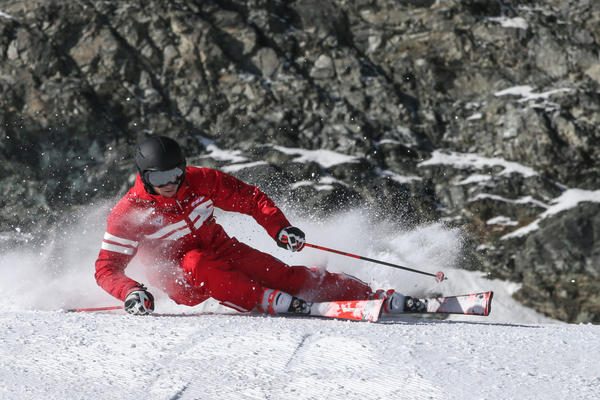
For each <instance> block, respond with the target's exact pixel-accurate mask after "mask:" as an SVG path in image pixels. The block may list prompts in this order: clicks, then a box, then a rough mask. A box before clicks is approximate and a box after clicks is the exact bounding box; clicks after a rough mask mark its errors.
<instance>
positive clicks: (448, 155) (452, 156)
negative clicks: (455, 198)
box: [418, 150, 537, 177]
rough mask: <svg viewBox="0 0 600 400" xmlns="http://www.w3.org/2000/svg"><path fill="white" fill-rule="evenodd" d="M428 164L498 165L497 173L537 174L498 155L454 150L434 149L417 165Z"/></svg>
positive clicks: (482, 166) (469, 167)
mask: <svg viewBox="0 0 600 400" xmlns="http://www.w3.org/2000/svg"><path fill="white" fill-rule="evenodd" d="M430 165H451V166H452V167H454V168H457V169H483V168H490V167H500V168H502V171H501V172H500V174H499V175H510V174H513V173H516V174H521V175H523V176H525V177H530V176H534V175H537V172H535V171H534V170H533V169H532V168H530V167H527V166H525V165H522V164H519V163H516V162H513V161H507V160H505V159H503V158H500V157H492V158H490V157H483V156H480V155H478V154H473V153H458V152H454V151H450V152H449V151H441V150H435V151H434V152H433V153H431V158H430V159H428V160H425V161H423V162H420V163H419V164H418V166H419V167H426V166H430Z"/></svg>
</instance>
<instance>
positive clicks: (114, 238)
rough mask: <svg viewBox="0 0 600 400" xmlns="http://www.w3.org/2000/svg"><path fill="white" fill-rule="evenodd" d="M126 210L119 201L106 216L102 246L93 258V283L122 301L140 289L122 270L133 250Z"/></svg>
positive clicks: (135, 242)
mask: <svg viewBox="0 0 600 400" xmlns="http://www.w3.org/2000/svg"><path fill="white" fill-rule="evenodd" d="M127 211H128V210H127V208H126V207H124V204H123V203H122V202H121V203H119V204H117V206H116V207H115V208H114V209H113V210H112V212H111V214H110V215H109V217H108V223H107V229H106V232H105V233H104V238H103V240H102V247H101V249H100V253H99V254H98V258H97V259H96V274H95V277H96V282H97V283H98V285H99V286H100V287H101V288H103V289H104V290H106V291H107V292H108V293H110V294H111V295H113V296H114V297H116V298H117V299H119V300H121V301H124V300H125V298H126V297H127V295H128V294H129V293H130V292H132V291H133V290H135V289H137V288H140V287H143V286H142V284H140V283H138V282H136V281H134V280H133V279H131V278H129V277H127V276H126V275H125V268H127V265H128V264H129V262H130V261H131V259H132V258H133V256H134V255H135V253H136V251H137V246H138V244H139V243H138V241H137V240H136V236H135V234H134V232H135V230H134V229H133V227H132V226H131V225H130V224H128V223H127V217H128V215H127Z"/></svg>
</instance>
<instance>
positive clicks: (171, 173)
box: [144, 167, 184, 187]
mask: <svg viewBox="0 0 600 400" xmlns="http://www.w3.org/2000/svg"><path fill="white" fill-rule="evenodd" d="M183 173H184V171H183V169H182V168H180V167H175V168H173V169H169V170H166V171H146V172H145V173H144V176H145V177H146V180H147V181H148V182H149V183H150V184H151V185H152V186H156V187H162V186H167V185H169V184H177V183H179V181H180V180H181V178H182V177H183Z"/></svg>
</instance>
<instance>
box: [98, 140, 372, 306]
mask: <svg viewBox="0 0 600 400" xmlns="http://www.w3.org/2000/svg"><path fill="white" fill-rule="evenodd" d="M136 165H137V168H138V172H139V173H138V175H137V177H136V181H135V184H134V186H133V187H132V188H131V189H130V190H129V192H127V194H126V195H125V196H124V197H123V198H122V199H121V200H120V201H119V202H118V203H117V204H116V205H115V206H114V208H113V209H112V210H111V212H110V215H109V217H108V222H107V228H106V233H105V234H104V240H103V241H102V248H101V250H100V254H99V255H98V259H97V261H96V274H95V276H96V281H97V282H98V285H100V286H101V287H102V288H103V289H105V290H106V291H107V292H108V293H110V294H111V295H113V296H114V297H116V298H118V299H120V300H122V301H124V302H125V309H126V310H127V311H128V312H130V313H132V314H148V313H150V312H152V311H153V309H154V300H153V297H152V295H151V294H150V293H149V292H148V291H147V289H146V288H145V287H144V286H143V285H142V284H141V283H140V282H136V281H135V280H133V279H131V278H129V277H127V275H126V274H125V268H126V267H127V265H128V264H129V262H130V261H131V260H132V258H133V257H134V256H136V255H137V256H138V257H140V258H141V260H142V261H143V263H144V264H145V265H146V267H147V268H149V269H150V271H149V273H148V276H149V279H150V283H151V284H152V285H153V286H155V287H157V288H160V289H162V290H163V291H165V292H166V293H167V295H168V296H169V297H170V298H171V299H172V300H173V301H175V302H176V303H178V304H185V305H188V306H194V305H197V304H199V303H201V302H203V301H205V300H206V299H208V298H211V297H212V298H214V299H216V300H218V301H219V302H220V303H221V304H223V305H226V306H228V307H231V308H234V309H236V310H239V311H250V310H259V311H262V312H268V313H288V312H292V313H307V312H309V311H308V309H307V307H310V306H309V305H308V306H307V304H309V303H308V302H313V301H328V300H351V299H367V298H369V297H371V296H372V295H373V293H372V291H371V289H370V288H369V286H368V285H366V284H365V283H363V282H361V281H359V280H358V279H356V278H353V277H350V276H348V275H344V274H334V273H330V272H327V271H320V270H317V269H316V268H315V269H309V268H307V267H304V266H288V265H286V264H284V263H283V262H281V261H280V260H278V259H276V258H275V257H273V256H271V255H269V254H265V253H263V252H260V251H258V250H255V249H253V248H252V247H250V246H248V245H246V244H244V243H241V242H239V241H238V240H236V239H235V238H232V237H230V236H228V235H227V233H226V232H225V230H224V229H223V227H221V225H219V224H218V223H217V222H216V221H215V217H214V215H213V210H214V208H215V207H218V208H220V209H222V210H225V211H234V212H239V213H243V214H247V215H250V216H252V217H253V218H254V219H255V220H256V222H257V223H259V224H260V225H261V226H262V227H263V228H264V229H265V230H266V231H267V233H268V234H269V236H271V237H272V238H273V239H274V240H275V241H276V242H277V244H278V245H279V246H281V247H285V248H288V249H289V250H292V251H299V250H302V247H303V246H304V233H302V231H301V230H299V229H298V228H295V227H292V226H291V224H290V222H289V221H288V220H287V219H286V217H285V216H284V214H283V213H282V212H281V210H280V209H279V208H277V207H276V206H275V204H274V203H273V201H271V199H269V197H267V196H266V195H265V194H264V193H263V192H261V191H260V190H259V189H258V188H257V187H255V186H251V185H248V184H246V183H244V182H242V181H240V180H238V179H236V178H234V177H232V176H230V175H227V174H225V173H223V172H220V171H217V170H214V169H210V168H197V167H189V166H187V167H186V164H185V158H184V157H183V155H182V152H181V149H180V148H179V145H178V144H177V143H176V142H175V141H174V140H172V139H170V138H168V137H161V136H151V137H150V138H149V139H147V140H146V141H144V142H143V143H142V144H141V145H140V146H139V147H138V149H137V152H136Z"/></svg>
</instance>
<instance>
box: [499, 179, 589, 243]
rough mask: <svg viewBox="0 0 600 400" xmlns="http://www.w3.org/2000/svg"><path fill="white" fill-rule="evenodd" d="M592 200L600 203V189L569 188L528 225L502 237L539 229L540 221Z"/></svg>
mask: <svg viewBox="0 0 600 400" xmlns="http://www.w3.org/2000/svg"><path fill="white" fill-rule="evenodd" d="M583 202H592V203H600V190H584V189H567V190H565V191H564V192H563V193H562V194H561V195H560V196H558V197H557V198H555V199H552V201H551V203H552V205H551V206H550V207H548V208H547V209H546V211H544V212H543V213H542V214H540V217H539V218H538V219H536V220H535V221H533V222H531V223H530V224H528V225H525V226H524V227H522V228H519V229H517V230H515V231H513V232H511V233H509V234H506V235H504V236H502V238H501V239H503V240H505V239H511V238H515V237H521V236H524V235H526V234H528V233H531V232H533V231H534V230H537V229H539V227H540V222H541V221H542V220H543V219H545V218H548V217H549V216H551V215H555V214H558V213H560V212H562V211H565V210H568V209H571V208H574V207H577V205H578V204H579V203H583Z"/></svg>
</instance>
